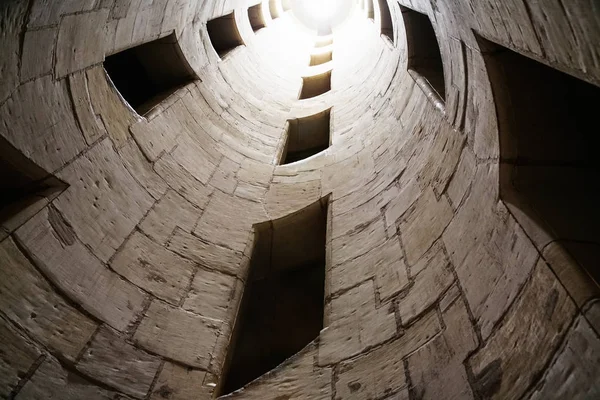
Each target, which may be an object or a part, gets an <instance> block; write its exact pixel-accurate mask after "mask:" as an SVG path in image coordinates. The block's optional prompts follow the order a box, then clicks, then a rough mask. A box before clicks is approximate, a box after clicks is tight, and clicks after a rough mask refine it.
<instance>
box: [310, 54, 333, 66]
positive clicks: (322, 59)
mask: <svg viewBox="0 0 600 400" xmlns="http://www.w3.org/2000/svg"><path fill="white" fill-rule="evenodd" d="M332 59H333V52H332V51H326V52H323V53H318V54H312V55H311V56H310V64H309V65H310V66H311V67H314V66H317V65H321V64H325V63H327V62H329V61H331V60H332Z"/></svg>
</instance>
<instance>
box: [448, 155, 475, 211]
mask: <svg viewBox="0 0 600 400" xmlns="http://www.w3.org/2000/svg"><path fill="white" fill-rule="evenodd" d="M475 168H476V160H475V155H474V154H473V152H472V151H471V149H469V148H468V147H465V148H464V150H463V152H462V155H461V157H460V161H459V163H458V166H457V167H456V172H455V173H454V176H453V177H452V180H451V181H450V184H449V185H448V197H449V198H450V201H451V202H452V204H453V205H454V207H455V208H456V207H458V206H459V205H460V203H461V202H462V200H463V198H464V197H465V194H466V193H467V190H468V189H469V186H470V185H471V182H472V181H473V176H474V175H475Z"/></svg>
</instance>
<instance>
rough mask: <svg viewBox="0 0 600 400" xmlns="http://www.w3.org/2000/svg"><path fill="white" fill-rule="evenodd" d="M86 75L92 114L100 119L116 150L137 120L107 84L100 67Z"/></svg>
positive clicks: (106, 78)
mask: <svg viewBox="0 0 600 400" xmlns="http://www.w3.org/2000/svg"><path fill="white" fill-rule="evenodd" d="M86 75H87V81H88V90H89V96H90V99H91V101H92V109H93V110H94V113H95V114H97V115H99V116H100V118H101V119H102V122H103V124H104V127H105V128H106V131H107V132H108V135H109V136H110V138H111V140H112V141H113V143H115V145H116V146H117V148H118V147H121V146H123V145H124V144H125V143H126V142H127V140H128V138H129V127H130V126H131V125H132V124H134V123H135V122H136V120H137V117H136V115H135V113H134V111H133V110H132V109H131V108H130V107H129V106H128V105H127V103H126V102H125V101H124V100H123V98H122V97H121V95H120V94H119V92H118V91H117V89H115V87H114V85H113V84H112V83H111V82H109V78H108V75H107V74H106V71H105V70H104V68H103V67H102V66H96V67H94V68H90V69H88V70H87V71H86ZM132 130H133V129H132Z"/></svg>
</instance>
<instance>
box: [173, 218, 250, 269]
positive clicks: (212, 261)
mask: <svg viewBox="0 0 600 400" xmlns="http://www.w3.org/2000/svg"><path fill="white" fill-rule="evenodd" d="M167 248H168V249H169V250H171V251H174V252H175V253H177V254H179V255H181V256H183V257H185V258H188V259H190V260H192V261H194V262H197V263H198V264H200V265H202V266H204V267H206V268H209V269H213V270H216V271H220V272H224V273H226V274H230V275H238V274H240V273H241V272H242V271H240V264H241V262H242V257H243V253H241V252H237V251H234V250H231V249H229V248H227V247H222V246H219V245H216V244H214V243H210V242H207V241H205V240H202V239H200V238H198V237H197V236H194V235H192V234H190V233H187V232H184V231H183V230H181V229H176V230H175V233H174V234H173V237H172V238H171V240H170V241H169V244H168V246H167Z"/></svg>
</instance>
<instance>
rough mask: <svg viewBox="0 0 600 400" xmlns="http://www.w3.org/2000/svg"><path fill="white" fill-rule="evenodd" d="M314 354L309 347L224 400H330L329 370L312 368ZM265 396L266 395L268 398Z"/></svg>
mask: <svg viewBox="0 0 600 400" xmlns="http://www.w3.org/2000/svg"><path fill="white" fill-rule="evenodd" d="M316 354H317V350H316V348H315V346H314V345H309V346H307V347H306V348H304V349H303V350H302V351H301V352H299V353H298V354H296V355H294V356H293V357H291V358H290V359H288V360H287V361H285V363H283V364H282V365H280V366H279V367H278V368H276V369H275V370H273V371H271V372H269V373H267V374H265V375H263V376H262V377H260V378H258V380H256V381H254V382H253V383H251V384H250V385H248V386H246V387H245V388H244V389H242V390H240V391H238V392H234V393H232V394H231V395H229V396H225V397H224V398H225V399H251V400H259V399H264V398H265V396H268V397H271V398H273V399H298V400H313V399H315V400H328V399H331V375H332V374H331V368H319V367H316V366H315V360H316ZM267 393H268V395H267Z"/></svg>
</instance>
